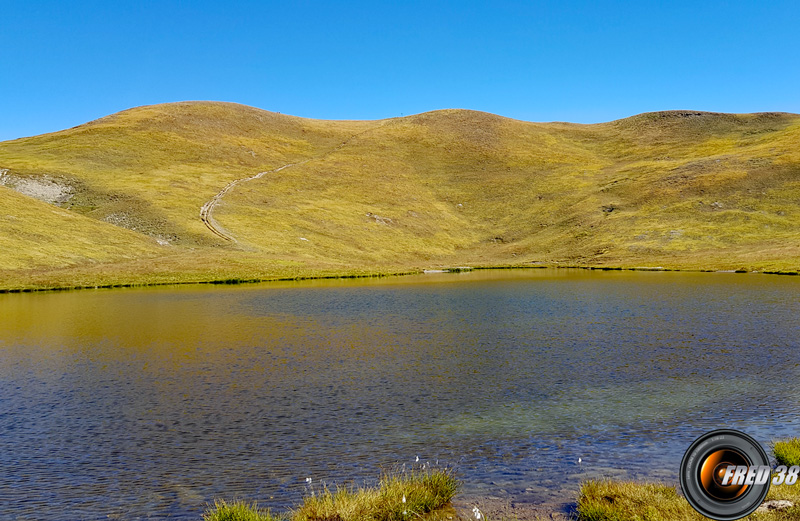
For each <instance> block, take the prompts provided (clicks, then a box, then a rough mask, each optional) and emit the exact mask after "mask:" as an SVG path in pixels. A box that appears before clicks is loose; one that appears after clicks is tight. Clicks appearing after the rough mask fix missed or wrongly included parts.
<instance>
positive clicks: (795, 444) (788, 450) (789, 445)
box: [772, 438, 800, 467]
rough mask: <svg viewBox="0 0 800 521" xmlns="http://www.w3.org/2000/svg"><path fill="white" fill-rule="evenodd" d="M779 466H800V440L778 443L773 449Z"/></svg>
mask: <svg viewBox="0 0 800 521" xmlns="http://www.w3.org/2000/svg"><path fill="white" fill-rule="evenodd" d="M772 452H774V453H775V459H776V460H778V464H779V465H786V466H787V467H791V466H792V465H800V438H791V439H788V440H784V441H776V442H775V444H774V445H773V447H772Z"/></svg>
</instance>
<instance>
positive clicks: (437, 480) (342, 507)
mask: <svg viewBox="0 0 800 521" xmlns="http://www.w3.org/2000/svg"><path fill="white" fill-rule="evenodd" d="M458 486H459V483H458V480H456V478H455V477H454V476H453V475H452V473H451V472H449V471H445V470H428V471H415V472H411V473H406V474H392V475H386V476H384V477H383V478H382V479H381V481H380V484H379V485H378V486H377V487H365V488H338V489H337V490H336V491H331V490H328V489H327V488H326V489H324V490H323V491H322V492H321V493H319V494H316V495H313V496H309V497H306V498H305V499H304V500H303V503H302V504H301V505H300V506H299V507H298V508H297V509H296V510H294V511H293V512H291V513H290V514H288V515H287V516H274V515H272V514H271V513H270V512H269V511H268V510H263V509H259V508H258V506H257V505H255V504H253V505H248V504H246V503H243V502H233V503H227V502H225V501H216V502H215V504H214V506H213V507H211V508H210V509H209V510H208V511H207V512H206V513H205V514H204V516H203V519H204V520H205V521H273V520H277V519H282V518H284V517H286V518H289V519H290V520H291V521H404V520H411V519H416V518H419V517H420V516H421V515H425V514H429V513H431V512H435V511H437V510H439V509H441V508H443V507H445V506H446V505H447V504H448V503H449V502H450V500H451V499H452V498H453V496H454V495H455V493H456V491H457V490H458Z"/></svg>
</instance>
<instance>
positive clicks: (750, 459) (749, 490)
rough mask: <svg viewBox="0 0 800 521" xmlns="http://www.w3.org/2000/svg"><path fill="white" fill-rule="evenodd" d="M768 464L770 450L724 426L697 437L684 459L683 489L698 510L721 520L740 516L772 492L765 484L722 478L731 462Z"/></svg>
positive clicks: (733, 463) (755, 464)
mask: <svg viewBox="0 0 800 521" xmlns="http://www.w3.org/2000/svg"><path fill="white" fill-rule="evenodd" d="M731 465H735V466H737V467H740V466H745V467H751V466H760V465H769V459H768V458H767V453H766V452H764V449H763V448H762V447H761V445H759V444H758V442H757V441H755V440H754V439H753V438H751V437H750V436H748V435H747V434H745V433H743V432H739V431H735V430H729V429H723V430H717V431H713V432H709V433H706V434H704V435H703V436H700V437H699V438H697V439H696V440H695V441H694V443H692V445H691V446H690V447H689V449H688V450H687V451H686V454H684V456H683V460H682V461H681V473H680V483H681V490H683V494H684V495H685V496H686V499H687V500H688V501H689V504H690V505H692V507H693V508H694V509H695V510H697V511H698V512H699V513H701V514H703V515H704V516H706V517H709V518H711V519H716V520H718V521H732V520H734V519H740V518H742V517H744V516H746V515H748V514H750V513H752V512H753V511H754V510H755V509H757V508H758V507H759V505H761V503H762V502H763V501H764V498H765V497H766V496H767V492H769V485H770V483H769V480H767V481H766V483H765V484H752V485H745V484H743V483H740V484H733V483H729V484H727V485H723V478H724V476H725V473H726V471H727V469H728V467H729V466H731Z"/></svg>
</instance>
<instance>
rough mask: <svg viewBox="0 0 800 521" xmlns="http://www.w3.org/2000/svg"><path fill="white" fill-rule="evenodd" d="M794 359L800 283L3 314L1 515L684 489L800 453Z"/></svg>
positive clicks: (508, 288) (450, 278) (53, 308)
mask: <svg viewBox="0 0 800 521" xmlns="http://www.w3.org/2000/svg"><path fill="white" fill-rule="evenodd" d="M798 348H800V277H779V276H768V275H756V274H722V273H660V272H659V273H650V272H596V271H583V270H501V271H475V272H469V273H462V274H441V275H424V276H422V275H420V276H413V277H403V278H391V279H379V280H356V281H349V282H346V281H317V282H306V283H294V284H268V285H253V286H236V287H217V286H197V287H179V288H174V287H170V288H153V289H142V290H138V289H137V290H98V291H75V292H60V293H42V294H12V295H0V519H3V520H5V519H41V520H56V519H97V520H99V519H108V518H109V517H111V518H113V519H164V518H170V519H195V520H198V519H199V518H200V514H201V513H202V511H203V509H204V507H205V505H206V503H208V502H211V501H213V499H214V498H217V497H223V498H228V499H230V498H243V499H247V500H249V501H252V500H258V502H259V504H261V505H263V506H270V507H273V508H274V509H278V510H282V509H285V508H287V507H289V506H291V505H293V504H295V503H296V502H297V501H298V499H299V498H300V497H301V496H302V495H303V494H305V493H307V492H308V488H307V484H306V478H308V477H311V478H312V486H315V487H319V486H320V485H321V484H322V483H323V482H326V483H338V484H347V483H356V484H363V483H365V482H366V483H370V482H374V480H375V479H376V478H377V477H378V475H379V473H380V472H381V469H391V468H395V467H398V466H402V465H404V464H405V465H406V467H407V468H410V467H412V466H414V465H420V464H423V463H425V462H428V461H430V462H431V463H432V464H435V463H436V461H437V460H438V463H439V465H447V466H451V467H454V468H455V470H456V471H457V472H458V473H459V475H460V477H461V478H462V480H463V482H464V489H463V492H462V496H463V497H466V498H469V497H478V496H485V495H492V496H499V497H504V498H513V499H514V500H516V501H523V502H524V501H528V502H534V503H536V502H558V501H564V500H565V499H564V498H565V497H567V496H568V495H569V494H570V493H572V492H574V491H575V490H577V487H578V485H579V483H580V481H581V480H582V479H585V478H587V477H594V476H613V477H620V478H626V479H639V478H643V479H657V480H661V481H667V482H675V481H677V473H678V472H677V471H678V465H679V463H680V459H681V457H682V455H683V453H684V451H685V450H686V449H687V448H688V446H689V444H690V443H691V442H692V441H693V440H694V439H695V438H696V437H697V436H699V435H700V434H702V433H704V432H706V431H708V430H712V429H716V428H723V427H725V428H736V429H740V430H743V431H744V432H747V433H748V434H750V435H752V436H754V437H755V438H756V439H757V440H759V441H760V442H761V443H762V444H763V445H764V446H765V448H767V449H768V444H769V442H770V441H771V440H773V439H776V438H781V437H786V436H791V435H798V434H800V351H798ZM417 456H419V458H420V462H419V463H415V461H416V457H417ZM579 457H580V458H581V459H582V463H581V464H580V465H579V464H578V462H577V460H578V458H579Z"/></svg>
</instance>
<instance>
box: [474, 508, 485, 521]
mask: <svg viewBox="0 0 800 521" xmlns="http://www.w3.org/2000/svg"><path fill="white" fill-rule="evenodd" d="M472 513H473V514H474V515H475V519H480V518H482V517H483V514H482V513H481V511H480V509H479V508H478V507H472Z"/></svg>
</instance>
